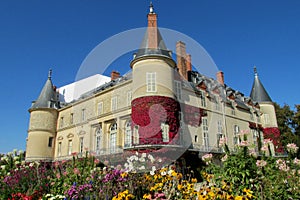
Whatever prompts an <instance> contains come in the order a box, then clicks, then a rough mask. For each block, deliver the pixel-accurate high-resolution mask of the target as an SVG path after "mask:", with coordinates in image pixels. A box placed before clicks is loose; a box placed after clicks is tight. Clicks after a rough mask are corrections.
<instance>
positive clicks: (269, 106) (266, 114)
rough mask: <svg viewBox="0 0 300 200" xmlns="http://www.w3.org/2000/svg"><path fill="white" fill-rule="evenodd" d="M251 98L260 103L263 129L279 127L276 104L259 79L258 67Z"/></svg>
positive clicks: (255, 70)
mask: <svg viewBox="0 0 300 200" xmlns="http://www.w3.org/2000/svg"><path fill="white" fill-rule="evenodd" d="M250 97H251V98H252V100H253V101H256V102H258V103H259V106H260V111H261V121H262V123H263V127H265V128H270V127H278V126H277V119H276V113H275V107H274V104H273V102H272V100H271V97H270V96H269V94H268V92H267V90H266V89H265V87H264V86H263V84H262V83H261V81H260V79H259V77H258V73H257V69H256V67H254V82H253V86H252V90H251V93H250Z"/></svg>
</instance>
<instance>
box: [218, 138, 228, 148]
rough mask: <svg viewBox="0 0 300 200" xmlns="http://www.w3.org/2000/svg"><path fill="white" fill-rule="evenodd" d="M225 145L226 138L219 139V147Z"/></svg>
mask: <svg viewBox="0 0 300 200" xmlns="http://www.w3.org/2000/svg"><path fill="white" fill-rule="evenodd" d="M226 143H227V138H226V137H223V138H220V141H219V145H220V146H224V145H225V144H226Z"/></svg>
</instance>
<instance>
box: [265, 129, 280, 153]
mask: <svg viewBox="0 0 300 200" xmlns="http://www.w3.org/2000/svg"><path fill="white" fill-rule="evenodd" d="M263 132H264V138H265V139H271V140H272V142H273V144H274V147H275V152H276V153H283V152H284V150H283V147H282V144H281V141H280V131H279V129H278V128H277V127H271V128H264V129H263Z"/></svg>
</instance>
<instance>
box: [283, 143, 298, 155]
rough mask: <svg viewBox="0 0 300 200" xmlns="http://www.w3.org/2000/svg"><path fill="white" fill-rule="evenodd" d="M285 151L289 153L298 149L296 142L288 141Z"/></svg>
mask: <svg viewBox="0 0 300 200" xmlns="http://www.w3.org/2000/svg"><path fill="white" fill-rule="evenodd" d="M286 148H287V151H288V152H290V153H296V152H297V151H298V149H299V147H297V145H296V144H294V143H290V144H287V145H286Z"/></svg>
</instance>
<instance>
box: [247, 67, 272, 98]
mask: <svg viewBox="0 0 300 200" xmlns="http://www.w3.org/2000/svg"><path fill="white" fill-rule="evenodd" d="M250 97H251V99H252V100H254V101H257V102H258V103H260V102H272V100H271V97H270V96H269V94H268V92H267V91H266V89H265V87H264V86H263V84H262V83H261V81H260V80H259V78H258V74H257V70H256V67H254V83H253V85H252V90H251V94H250Z"/></svg>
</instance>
